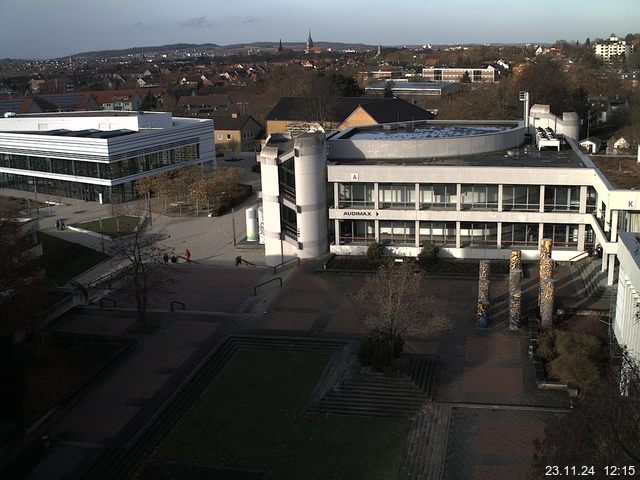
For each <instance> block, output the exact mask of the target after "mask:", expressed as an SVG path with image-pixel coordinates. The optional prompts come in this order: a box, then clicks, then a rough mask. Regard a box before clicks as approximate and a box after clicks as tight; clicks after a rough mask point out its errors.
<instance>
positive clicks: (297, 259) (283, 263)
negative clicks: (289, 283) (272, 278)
mask: <svg viewBox="0 0 640 480" xmlns="http://www.w3.org/2000/svg"><path fill="white" fill-rule="evenodd" d="M291 262H298V267H299V266H300V257H295V258H290V259H289V260H285V261H284V262H281V263H279V264H278V265H276V266H274V267H273V274H274V275H275V274H276V273H277V272H278V267H284V266H285V265H287V264H288V263H291Z"/></svg>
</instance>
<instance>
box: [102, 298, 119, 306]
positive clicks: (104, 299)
mask: <svg viewBox="0 0 640 480" xmlns="http://www.w3.org/2000/svg"><path fill="white" fill-rule="evenodd" d="M105 301H107V302H112V305H111V306H112V307H113V308H115V307H116V305H118V302H116V301H115V299H113V298H107V297H103V298H101V299H100V301H99V302H98V303H99V304H100V308H104V302H105Z"/></svg>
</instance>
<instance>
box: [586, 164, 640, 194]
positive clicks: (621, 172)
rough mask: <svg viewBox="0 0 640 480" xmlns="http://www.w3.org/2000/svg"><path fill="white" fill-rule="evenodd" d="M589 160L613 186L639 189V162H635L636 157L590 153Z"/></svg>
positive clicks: (623, 188)
mask: <svg viewBox="0 0 640 480" xmlns="http://www.w3.org/2000/svg"><path fill="white" fill-rule="evenodd" d="M591 160H593V163H595V164H596V167H598V169H599V170H600V171H601V172H602V173H604V175H605V177H607V179H608V180H609V182H611V185H613V188H615V189H619V190H635V189H640V163H638V162H637V158H636V157H626V156H625V157H617V156H606V155H592V156H591Z"/></svg>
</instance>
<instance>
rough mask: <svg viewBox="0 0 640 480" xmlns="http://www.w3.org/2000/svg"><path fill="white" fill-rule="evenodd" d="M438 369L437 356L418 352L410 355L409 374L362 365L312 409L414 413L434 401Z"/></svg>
mask: <svg viewBox="0 0 640 480" xmlns="http://www.w3.org/2000/svg"><path fill="white" fill-rule="evenodd" d="M436 373H437V363H436V362H435V360H433V359H430V358H425V357H418V356H416V357H412V358H411V359H410V363H409V374H408V375H406V376H405V375H397V376H391V375H388V374H384V373H378V372H372V371H369V370H368V369H361V370H360V371H359V372H357V373H355V374H354V375H352V376H351V377H349V378H347V379H345V380H343V382H342V383H341V384H339V385H337V386H336V387H334V389H333V390H331V391H329V392H328V393H327V394H326V395H325V396H324V397H322V398H321V399H320V400H319V401H318V402H316V403H315V405H313V406H312V407H311V408H310V410H311V411H315V412H321V413H329V414H334V415H358V416H373V417H411V416H413V415H415V414H416V413H418V412H419V411H421V410H422V408H423V407H424V406H425V405H426V404H427V403H429V402H430V401H431V397H432V394H433V387H434V385H435V380H436Z"/></svg>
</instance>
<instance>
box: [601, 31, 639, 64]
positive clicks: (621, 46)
mask: <svg viewBox="0 0 640 480" xmlns="http://www.w3.org/2000/svg"><path fill="white" fill-rule="evenodd" d="M593 48H594V51H595V54H596V57H600V58H602V59H604V60H605V61H609V60H611V59H612V58H618V57H624V58H626V57H628V56H629V55H631V53H632V52H633V45H631V44H630V43H627V42H626V41H625V40H620V39H619V38H618V37H617V36H615V35H614V34H611V36H610V37H609V40H607V41H604V42H600V43H596V44H594V46H593Z"/></svg>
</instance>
